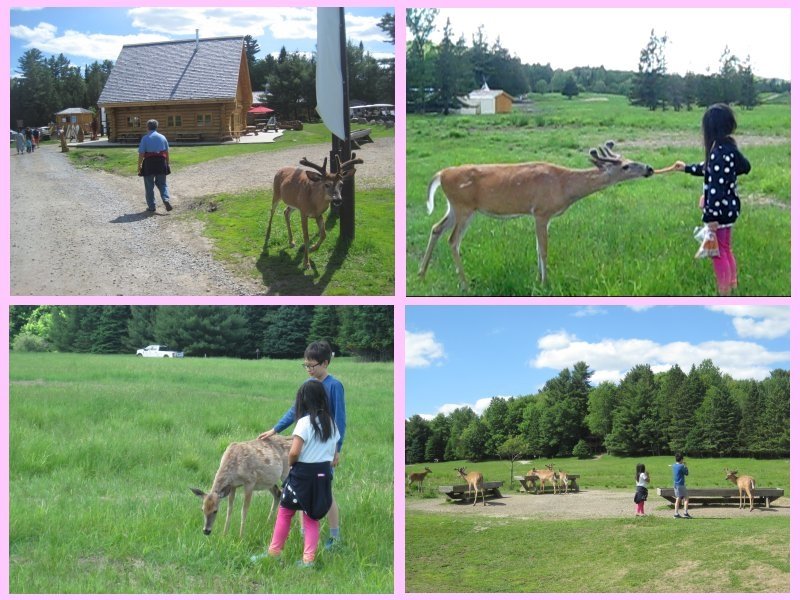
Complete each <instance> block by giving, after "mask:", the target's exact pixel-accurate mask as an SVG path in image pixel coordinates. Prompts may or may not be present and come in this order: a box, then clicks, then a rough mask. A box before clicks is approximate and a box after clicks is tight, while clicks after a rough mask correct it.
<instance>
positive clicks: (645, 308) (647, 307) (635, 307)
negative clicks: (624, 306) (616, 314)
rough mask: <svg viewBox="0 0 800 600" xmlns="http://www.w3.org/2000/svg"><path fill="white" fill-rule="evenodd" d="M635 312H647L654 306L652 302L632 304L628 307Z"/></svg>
mask: <svg viewBox="0 0 800 600" xmlns="http://www.w3.org/2000/svg"><path fill="white" fill-rule="evenodd" d="M628 308H629V309H631V310H632V311H633V312H645V311H648V310H650V309H651V308H653V305H652V304H632V305H631V306H629V307H628Z"/></svg>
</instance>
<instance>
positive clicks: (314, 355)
mask: <svg viewBox="0 0 800 600" xmlns="http://www.w3.org/2000/svg"><path fill="white" fill-rule="evenodd" d="M332 356H333V351H332V350H331V345H330V344H329V343H328V342H326V341H325V340H320V341H318V342H311V343H310V344H309V345H308V347H307V348H306V351H305V353H304V354H303V358H306V359H309V358H310V359H311V360H315V361H317V362H318V363H323V362H326V361H327V362H331V357H332Z"/></svg>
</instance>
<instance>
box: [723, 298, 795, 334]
mask: <svg viewBox="0 0 800 600" xmlns="http://www.w3.org/2000/svg"><path fill="white" fill-rule="evenodd" d="M708 310H711V311H713V312H720V313H723V314H725V315H728V316H730V317H733V326H734V327H735V328H736V333H738V334H739V335H740V336H741V337H743V338H756V339H767V340H774V339H777V338H779V337H783V336H785V335H789V307H788V306H709V307H708Z"/></svg>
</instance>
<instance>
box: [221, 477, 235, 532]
mask: <svg viewBox="0 0 800 600" xmlns="http://www.w3.org/2000/svg"><path fill="white" fill-rule="evenodd" d="M235 497H236V488H231V491H230V493H229V494H228V512H227V514H226V515H225V529H223V530H222V535H226V534H227V533H228V527H229V526H230V524H231V514H232V513H233V499H234V498H235Z"/></svg>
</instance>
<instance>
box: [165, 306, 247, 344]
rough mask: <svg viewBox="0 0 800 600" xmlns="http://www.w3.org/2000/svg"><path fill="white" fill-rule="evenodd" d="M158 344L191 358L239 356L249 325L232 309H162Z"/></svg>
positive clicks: (204, 307)
mask: <svg viewBox="0 0 800 600" xmlns="http://www.w3.org/2000/svg"><path fill="white" fill-rule="evenodd" d="M153 330H154V334H155V337H156V339H157V340H158V342H157V343H159V344H164V345H166V346H170V347H172V348H175V349H178V350H180V349H182V350H183V351H184V352H185V353H186V355H188V356H240V355H241V354H243V353H244V352H243V344H244V340H245V339H246V337H247V323H246V321H245V319H244V317H242V315H241V314H240V313H239V312H238V311H237V309H236V307H232V306H162V307H161V308H160V309H159V311H158V313H157V314H156V321H155V326H154V328H153Z"/></svg>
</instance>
